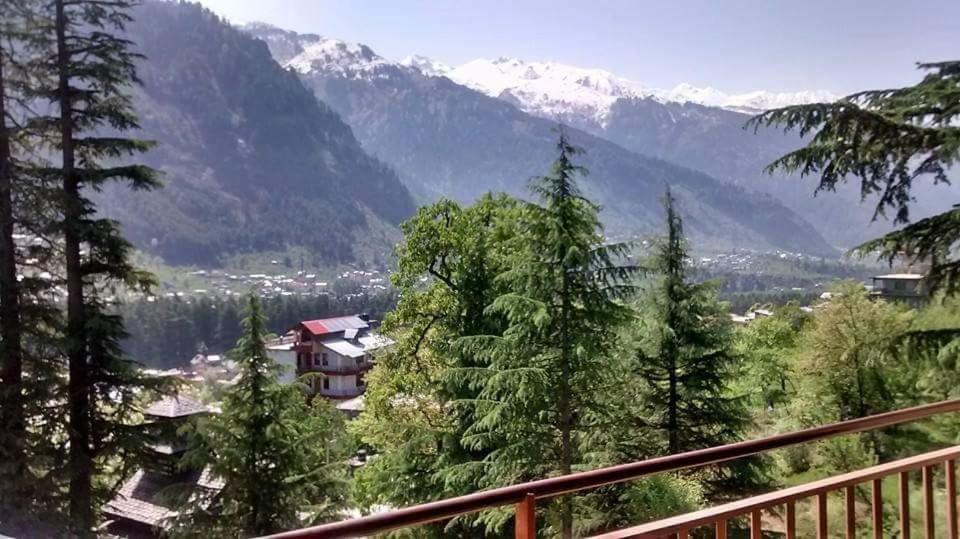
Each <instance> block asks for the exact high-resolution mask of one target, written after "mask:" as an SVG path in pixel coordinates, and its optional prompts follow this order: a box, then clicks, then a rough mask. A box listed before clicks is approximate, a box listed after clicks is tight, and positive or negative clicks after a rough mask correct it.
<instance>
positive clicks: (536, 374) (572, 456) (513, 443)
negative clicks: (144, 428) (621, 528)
mask: <svg viewBox="0 0 960 539" xmlns="http://www.w3.org/2000/svg"><path fill="white" fill-rule="evenodd" d="M557 150H558V153H559V156H558V158H557V160H556V161H555V162H554V164H553V168H552V171H551V173H550V174H549V175H547V176H543V177H541V178H538V179H537V180H535V181H534V183H533V184H532V191H533V193H534V194H535V195H536V196H537V198H539V200H540V203H541V204H540V205H534V204H529V205H527V206H526V207H525V209H524V212H523V215H522V217H521V222H520V223H519V226H518V228H519V233H518V236H517V238H516V239H515V240H513V241H512V242H511V243H510V244H509V245H508V248H509V249H511V250H512V253H511V255H510V258H509V260H508V263H507V269H506V271H504V272H503V273H502V274H500V275H499V276H498V277H497V281H498V282H500V283H502V285H503V287H504V293H502V294H501V295H500V296H499V297H497V298H496V299H495V300H494V301H493V303H492V304H491V306H490V307H488V309H487V310H488V311H489V312H491V313H495V314H497V315H499V316H502V317H503V318H504V319H505V321H506V326H505V329H504V331H503V333H502V335H492V336H481V337H468V338H464V339H462V340H461V342H462V346H463V347H464V348H465V349H466V350H470V351H471V352H472V353H474V354H476V355H477V356H478V357H484V356H485V357H487V358H488V359H487V361H488V362H489V365H488V366H484V367H478V368H472V369H460V370H459V371H458V372H457V373H456V374H457V375H459V376H460V377H462V378H463V379H464V380H466V381H468V382H469V383H470V384H474V385H475V386H476V387H477V388H479V389H480V391H479V395H478V398H477V399H476V401H475V402H474V403H473V406H474V407H475V414H476V419H475V421H474V423H473V424H472V425H471V426H470V428H469V429H467V431H466V433H465V435H464V437H463V444H464V446H466V447H468V448H470V449H473V450H485V451H489V454H488V455H487V457H486V458H485V459H484V461H483V465H484V475H485V483H486V486H498V485H505V484H509V483H514V482H518V481H523V480H528V479H533V478H541V477H548V476H553V475H561V474H569V473H571V472H573V471H574V470H575V469H580V468H583V467H588V466H590V465H591V464H592V462H591V458H590V456H589V453H590V451H592V450H594V449H596V447H595V445H594V442H595V437H597V436H599V435H602V434H609V429H610V428H611V425H610V424H609V423H607V422H606V421H605V418H606V416H607V414H608V411H609V407H608V406H606V405H605V404H606V403H604V402H603V401H602V399H603V395H604V393H605V390H606V389H608V388H609V387H613V386H615V383H614V382H613V378H615V377H616V376H617V375H618V374H621V373H618V372H617V369H616V362H613V361H611V360H610V359H611V356H612V352H613V350H614V348H615V347H616V345H617V329H618V327H620V326H621V325H622V324H623V323H624V322H625V321H627V320H629V318H630V311H629V309H628V308H627V307H625V306H624V305H623V304H622V303H619V302H618V299H620V298H623V297H624V296H625V295H627V294H629V293H630V292H631V291H632V286H630V285H629V284H628V283H627V279H628V278H629V276H630V275H631V274H632V273H633V271H634V269H635V268H634V267H633V266H631V265H628V264H626V263H623V262H622V260H621V258H622V257H624V255H625V249H626V248H625V246H624V245H621V244H606V243H605V242H604V238H603V236H602V234H601V231H602V228H601V225H600V222H599V218H598V213H599V208H598V207H597V206H596V205H595V204H593V203H592V202H590V201H589V200H588V199H586V198H585V197H584V196H583V195H582V194H581V193H580V190H579V187H578V186H577V182H576V177H577V176H578V175H581V174H583V173H584V172H585V170H584V169H583V168H582V167H580V166H577V165H576V164H574V162H573V158H574V156H575V155H577V154H578V153H579V150H578V149H577V148H575V147H574V146H572V145H571V144H570V142H569V141H568V139H567V137H566V134H565V133H564V132H563V130H562V129H561V131H560V139H559V142H558V144H557ZM549 514H550V517H551V521H552V522H553V523H554V525H556V527H557V529H558V530H559V532H560V534H561V535H562V536H563V537H571V536H572V534H573V521H574V508H573V502H572V500H571V499H570V498H569V497H564V498H561V499H560V500H559V502H558V504H557V507H556V512H554V511H550V513H549ZM493 519H494V520H493V521H492V522H488V524H489V525H491V526H494V527H495V526H497V525H499V524H500V523H502V515H493Z"/></svg>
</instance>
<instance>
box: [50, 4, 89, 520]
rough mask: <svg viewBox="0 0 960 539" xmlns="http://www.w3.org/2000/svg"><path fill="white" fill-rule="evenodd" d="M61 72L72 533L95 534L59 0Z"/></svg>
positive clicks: (66, 56)
mask: <svg viewBox="0 0 960 539" xmlns="http://www.w3.org/2000/svg"><path fill="white" fill-rule="evenodd" d="M56 10H57V18H56V30H57V71H58V78H59V105H60V137H61V139H60V144H61V150H62V158H61V159H62V164H61V166H62V167H63V242H64V253H65V258H66V276H67V338H66V346H67V362H68V364H69V373H70V380H69V382H68V385H67V393H68V398H69V425H70V426H69V440H70V461H69V464H70V467H69V469H70V504H69V505H70V520H71V523H72V526H73V528H74V530H73V532H74V533H75V534H77V535H79V536H81V537H88V536H92V529H93V524H94V520H93V505H92V504H93V500H92V496H93V489H92V475H93V462H92V458H91V454H90V417H89V408H90V388H89V381H88V374H89V373H88V366H87V354H86V331H85V323H84V297H83V281H84V279H83V274H82V271H83V269H82V267H81V260H80V241H81V230H80V229H81V227H82V223H81V219H82V216H83V206H82V202H81V199H80V182H79V181H78V179H77V174H76V170H75V164H74V144H73V117H72V109H73V106H72V105H73V104H72V99H71V97H72V96H71V94H70V73H69V68H70V53H69V51H68V50H67V42H66V32H67V17H66V13H65V12H64V1H63V0H56Z"/></svg>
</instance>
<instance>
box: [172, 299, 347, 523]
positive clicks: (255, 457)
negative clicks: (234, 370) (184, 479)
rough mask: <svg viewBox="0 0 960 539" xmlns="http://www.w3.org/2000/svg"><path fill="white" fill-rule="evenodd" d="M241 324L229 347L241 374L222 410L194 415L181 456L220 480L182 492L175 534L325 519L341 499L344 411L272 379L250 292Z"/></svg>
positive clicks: (336, 512) (260, 318)
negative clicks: (209, 487)
mask: <svg viewBox="0 0 960 539" xmlns="http://www.w3.org/2000/svg"><path fill="white" fill-rule="evenodd" d="M243 327H244V334H243V337H241V339H240V340H239V341H238V342H237V347H236V348H235V349H234V350H233V351H232V352H231V353H230V355H231V356H232V357H233V358H234V359H235V360H236V361H237V362H238V363H239V364H240V366H241V375H240V379H239V381H238V382H237V384H236V385H235V386H234V387H232V388H231V389H230V390H229V391H228V392H227V394H226V396H225V398H224V401H223V412H222V413H221V414H219V415H216V416H214V417H211V418H209V419H205V420H202V421H200V422H199V423H198V425H197V427H196V431H195V432H194V433H193V435H192V436H191V444H190V448H189V450H188V453H187V454H186V455H185V457H184V459H185V460H184V462H185V464H186V465H188V466H190V467H193V468H202V467H208V468H209V470H210V471H211V472H212V474H213V476H215V477H217V478H219V479H221V480H222V481H223V482H224V486H223V489H222V490H221V491H219V492H208V493H200V494H198V495H197V496H199V497H190V498H188V499H186V500H185V505H184V507H183V508H182V514H181V516H180V518H179V522H177V523H176V524H177V525H176V527H175V533H174V534H175V535H179V534H184V535H191V536H196V534H197V532H198V530H202V531H204V532H208V533H210V534H212V535H213V536H252V535H255V536H260V535H266V534H269V533H275V532H279V531H283V530H285V529H290V528H295V527H301V526H304V525H308V524H313V523H315V522H320V521H324V520H329V519H331V518H333V517H335V516H337V515H339V513H340V511H341V510H342V509H343V507H344V504H345V499H346V493H347V486H348V485H347V482H346V469H345V468H346V464H345V462H346V460H347V458H348V457H349V455H350V453H351V450H352V444H351V443H350V440H349V438H348V437H347V436H346V432H345V430H346V426H345V425H344V420H343V418H342V416H341V415H339V412H338V411H337V410H336V409H335V408H333V406H332V405H331V404H330V403H328V402H326V401H324V400H322V399H318V400H317V402H316V403H314V405H313V407H311V406H310V405H309V404H308V403H307V402H306V399H305V395H304V393H303V392H302V391H301V389H300V388H298V387H297V386H295V385H281V384H280V383H279V382H278V381H277V379H278V376H279V374H280V366H278V365H277V364H276V363H275V362H274V361H273V360H272V359H271V358H270V356H269V355H268V354H267V351H266V346H265V344H264V341H265V336H266V330H265V320H264V318H263V315H262V313H261V309H260V302H259V301H258V300H257V298H256V296H253V295H251V296H250V298H249V300H248V311H247V318H246V319H245V320H244V322H243ZM301 513H308V514H309V516H308V517H307V519H302V518H301Z"/></svg>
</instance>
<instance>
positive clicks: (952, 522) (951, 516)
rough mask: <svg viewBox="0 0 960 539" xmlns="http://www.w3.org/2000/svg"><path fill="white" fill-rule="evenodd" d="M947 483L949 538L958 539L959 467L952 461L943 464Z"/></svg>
mask: <svg viewBox="0 0 960 539" xmlns="http://www.w3.org/2000/svg"><path fill="white" fill-rule="evenodd" d="M943 467H944V469H946V472H947V473H946V476H947V477H946V481H947V496H946V498H947V500H946V502H947V537H948V539H957V467H956V462H955V461H954V460H953V459H951V460H948V461H946V462H944V463H943Z"/></svg>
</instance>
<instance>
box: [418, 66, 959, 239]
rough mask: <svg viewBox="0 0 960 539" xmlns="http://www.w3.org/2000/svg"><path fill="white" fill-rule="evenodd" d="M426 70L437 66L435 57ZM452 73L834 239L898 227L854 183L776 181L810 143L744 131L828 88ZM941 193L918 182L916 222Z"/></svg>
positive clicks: (599, 74)
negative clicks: (820, 187)
mask: <svg viewBox="0 0 960 539" xmlns="http://www.w3.org/2000/svg"><path fill="white" fill-rule="evenodd" d="M419 62H420V64H422V65H430V61H429V59H426V58H422V57H421V59H420V61H419ZM443 75H444V76H446V77H449V78H451V79H452V80H455V81H457V82H460V83H462V84H464V85H466V86H469V87H471V88H474V89H476V90H478V91H481V92H483V93H485V94H487V95H489V96H491V97H496V98H498V99H501V100H503V101H506V102H508V103H511V104H513V105H514V106H516V107H517V108H519V109H521V110H523V111H525V112H528V113H530V114H532V115H535V116H539V117H542V118H546V119H552V120H557V121H562V122H564V123H566V124H568V125H571V126H574V127H578V128H580V129H583V130H584V131H586V132H589V133H591V134H593V135H596V136H598V137H602V138H604V139H607V140H610V141H611V142H614V143H616V144H618V145H620V146H622V147H624V148H626V149H628V150H631V151H634V152H637V153H640V154H644V155H649V156H652V157H657V158H660V159H664V160H667V161H670V162H673V163H680V164H683V165H684V166H687V167H690V168H694V169H696V170H699V171H702V172H704V173H706V174H709V175H711V176H713V177H715V178H718V179H720V180H722V181H724V182H726V183H732V184H735V185H738V186H742V187H745V188H747V189H750V190H757V191H761V192H764V193H767V194H770V195H771V196H773V197H775V198H776V199H777V200H779V201H780V202H782V203H783V204H784V205H786V206H787V207H789V208H790V209H792V210H794V211H795V212H797V213H799V214H800V215H803V216H804V217H805V218H806V219H807V220H809V221H810V222H812V223H815V225H816V227H817V229H818V231H819V232H820V233H821V234H822V235H823V236H824V237H825V238H826V239H827V240H829V241H830V242H831V243H833V244H834V245H837V246H841V247H849V246H852V245H855V244H858V243H860V242H862V241H864V240H866V239H868V238H871V237H876V236H878V235H880V234H882V233H884V232H886V231H888V230H890V228H891V224H890V222H889V221H885V220H882V219H881V220H878V221H877V222H873V223H872V222H871V220H872V218H873V211H874V207H873V204H871V203H861V194H860V192H859V188H858V186H857V185H856V184H854V183H851V184H849V185H846V186H841V188H839V189H838V192H837V193H830V194H826V195H824V196H817V197H814V196H813V192H814V188H815V182H814V180H813V179H807V180H804V181H800V179H799V178H797V177H786V176H783V175H777V176H774V177H770V176H768V175H766V174H765V173H764V172H763V170H764V167H765V166H766V165H767V164H768V163H770V162H771V161H773V160H774V159H776V158H777V157H779V156H781V155H783V154H785V153H787V152H789V151H792V150H794V149H797V148H799V147H800V146H801V145H802V142H803V141H802V140H801V139H800V138H799V137H798V136H796V135H795V134H785V133H783V132H781V131H780V130H777V129H760V130H758V131H757V132H756V133H754V132H753V131H752V130H745V129H744V124H745V123H746V122H747V121H748V120H749V119H750V117H751V115H752V114H755V113H757V112H760V111H762V110H767V109H770V108H775V107H783V106H788V105H794V104H800V103H810V102H823V101H832V100H835V99H836V98H837V96H835V95H833V94H831V93H829V92H824V91H809V92H787V93H774V92H768V91H756V92H749V93H745V94H738V95H730V94H725V93H723V92H721V91H719V90H715V89H713V88H698V87H695V86H692V85H690V84H680V85H678V86H676V87H674V88H673V89H671V90H657V89H651V88H646V87H644V86H643V85H641V84H639V83H637V82H634V81H630V80H628V79H625V78H622V77H618V76H616V75H615V74H613V73H610V72H608V71H604V70H600V69H585V68H580V67H574V66H567V65H563V64H558V63H553V62H525V61H522V60H518V59H511V58H500V59H497V60H492V61H490V60H475V61H472V62H468V63H466V64H463V65H461V66H459V67H456V68H453V69H449V70H447V71H446V72H444V73H443ZM942 192H943V188H942V186H941V187H935V188H934V187H933V186H930V185H929V184H919V183H918V185H917V188H916V189H915V195H916V197H917V201H916V203H915V204H914V209H913V215H914V217H922V216H927V215H931V214H934V213H938V212H940V211H944V210H946V209H947V208H949V205H948V204H947V203H946V202H944V199H943V197H942Z"/></svg>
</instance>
